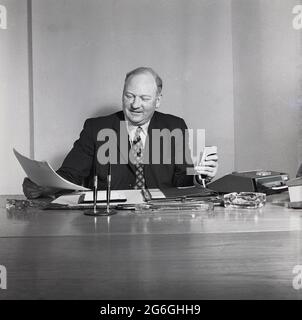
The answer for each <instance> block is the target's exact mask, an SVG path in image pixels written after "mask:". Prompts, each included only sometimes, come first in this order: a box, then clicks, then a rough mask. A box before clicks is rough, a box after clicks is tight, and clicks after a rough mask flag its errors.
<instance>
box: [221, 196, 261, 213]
mask: <svg viewBox="0 0 302 320" xmlns="http://www.w3.org/2000/svg"><path fill="white" fill-rule="evenodd" d="M265 202H266V194H265V193H260V192H239V193H237V192H232V193H228V194H225V195H224V206H225V207H226V208H247V209H256V208H261V207H263V206H264V204H265Z"/></svg>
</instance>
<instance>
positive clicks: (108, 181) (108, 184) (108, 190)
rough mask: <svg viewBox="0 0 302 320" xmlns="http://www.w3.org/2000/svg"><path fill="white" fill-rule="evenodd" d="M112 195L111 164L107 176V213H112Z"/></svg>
mask: <svg viewBox="0 0 302 320" xmlns="http://www.w3.org/2000/svg"><path fill="white" fill-rule="evenodd" d="M110 193H111V163H110V162H109V163H108V174H107V195H106V198H107V207H106V211H107V213H109V212H110Z"/></svg>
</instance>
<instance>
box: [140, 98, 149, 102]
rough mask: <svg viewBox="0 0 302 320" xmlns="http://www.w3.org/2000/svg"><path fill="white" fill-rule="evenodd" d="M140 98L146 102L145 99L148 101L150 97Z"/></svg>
mask: <svg viewBox="0 0 302 320" xmlns="http://www.w3.org/2000/svg"><path fill="white" fill-rule="evenodd" d="M142 100H143V101H145V102H147V101H150V100H151V99H150V98H142Z"/></svg>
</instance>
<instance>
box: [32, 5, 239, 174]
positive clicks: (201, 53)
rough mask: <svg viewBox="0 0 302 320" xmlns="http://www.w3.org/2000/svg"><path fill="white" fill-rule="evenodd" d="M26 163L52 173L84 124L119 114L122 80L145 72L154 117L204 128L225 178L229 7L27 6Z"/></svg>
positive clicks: (229, 125) (230, 148) (229, 136)
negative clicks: (30, 147) (156, 101)
mask: <svg viewBox="0 0 302 320" xmlns="http://www.w3.org/2000/svg"><path fill="white" fill-rule="evenodd" d="M33 56H34V110H35V111H34V112H35V141H34V143H35V157H36V159H48V160H49V161H50V162H51V164H52V165H53V166H54V167H55V168H57V167H58V166H59V164H60V163H61V161H62V160H63V158H64V156H65V155H66V153H67V151H68V150H69V149H70V147H71V145H72V143H73V141H74V140H75V139H77V137H78V135H79V132H80V130H81V128H82V125H83V122H84V120H85V119H86V118H87V117H91V116H96V115H102V114H107V113H110V112H112V111H115V110H118V109H119V108H120V106H121V94H122V87H123V80H124V77H125V74H126V72H128V71H130V70H131V69H133V68H135V67H137V66H145V65H146V66H152V67H153V68H154V69H155V70H157V71H158V72H159V73H160V75H161V76H162V78H163V80H164V90H163V100H162V105H161V111H162V112H167V113H173V114H176V115H179V116H182V117H184V118H185V120H186V121H187V124H188V126H189V127H192V128H196V129H197V128H205V129H206V143H207V144H216V145H218V149H219V153H220V158H221V159H223V161H221V165H220V175H222V174H224V173H225V172H228V171H230V170H232V169H233V166H234V164H233V161H234V160H233V159H234V132H233V130H234V129H233V128H234V124H233V81H232V79H233V76H232V72H233V70H232V41H231V20H230V1H218V0H216V1H215V0H203V1H201V0H187V1H184V0H157V1H151V0H140V1H138V0H117V1H112V0H102V1H101V0H99V1H96V0H89V1H83V0H65V1H48V0H33Z"/></svg>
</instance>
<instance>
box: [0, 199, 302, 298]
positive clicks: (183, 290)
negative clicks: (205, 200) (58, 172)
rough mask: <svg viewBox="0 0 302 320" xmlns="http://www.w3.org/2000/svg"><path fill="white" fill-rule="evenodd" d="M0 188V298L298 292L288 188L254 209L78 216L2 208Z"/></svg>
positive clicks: (296, 223)
mask: <svg viewBox="0 0 302 320" xmlns="http://www.w3.org/2000/svg"><path fill="white" fill-rule="evenodd" d="M6 198H8V197H5V196H2V197H1V212H0V264H2V265H5V266H6V268H7V274H8V289H7V290H0V299H218V298H219V299H221V298H222V299H223V298H225V299H264V298H266V299H275V298H278V299H288V298H291V299H301V298H302V290H301V292H300V291H297V290H295V289H294V288H293V286H292V280H293V276H294V275H293V273H292V271H293V268H294V266H295V265H297V264H302V255H301V253H302V252H301V247H302V246H301V239H302V237H301V236H302V232H301V230H302V224H301V213H302V212H301V210H300V211H299V210H295V209H289V208H287V206H286V201H288V194H287V193H284V194H280V195H275V196H270V197H268V202H267V204H266V205H265V206H264V207H263V208H261V209H256V210H253V209H247V210H246V209H241V210H240V209H235V210H234V209H225V208H223V207H215V210H214V212H213V214H210V215H208V214H200V215H190V214H182V213H181V212H174V213H173V212H169V214H165V212H162V213H157V214H150V215H148V214H137V213H135V212H133V211H121V212H119V213H118V214H117V215H115V216H111V217H97V218H93V217H87V216H84V215H83V212H82V211H80V210H68V211H64V210H52V211H43V210H39V209H37V208H33V209H30V208H29V209H27V210H24V211H20V210H19V211H12V212H8V211H6V209H5V201H6Z"/></svg>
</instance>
